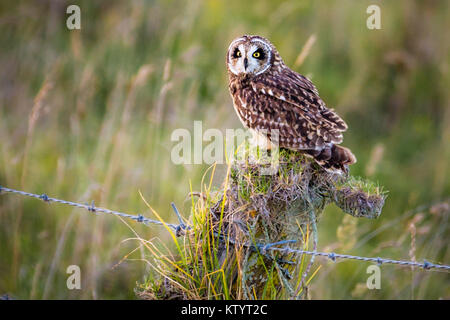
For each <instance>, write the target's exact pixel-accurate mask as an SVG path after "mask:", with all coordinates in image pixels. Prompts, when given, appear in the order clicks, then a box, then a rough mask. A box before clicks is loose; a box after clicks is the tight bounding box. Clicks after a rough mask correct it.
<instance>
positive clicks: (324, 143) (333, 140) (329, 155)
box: [227, 36, 356, 172]
mask: <svg viewBox="0 0 450 320" xmlns="http://www.w3.org/2000/svg"><path fill="white" fill-rule="evenodd" d="M227 67H228V75H229V89H230V93H231V96H232V98H233V105H234V108H235V110H236V112H237V114H238V116H239V118H240V120H241V121H242V123H243V124H244V126H245V127H247V128H249V129H252V130H253V131H254V132H256V133H257V134H259V135H263V136H265V137H267V138H268V139H269V140H270V141H271V142H274V140H275V139H274V137H278V140H279V141H278V143H279V146H280V147H282V148H287V149H290V150H298V151H302V152H303V153H305V154H306V155H309V156H312V157H313V158H314V159H315V160H316V162H317V163H319V164H320V165H321V166H322V167H323V168H325V169H326V170H329V171H341V172H342V171H347V166H348V165H350V164H353V163H355V162H356V158H355V156H354V155H353V154H352V153H351V151H350V150H349V149H347V148H344V147H342V146H339V144H340V143H342V140H343V137H342V132H344V131H345V130H347V125H346V123H345V122H344V121H343V120H342V119H341V118H340V117H339V116H338V115H337V114H336V113H335V112H334V111H333V109H328V108H327V107H326V105H325V103H324V102H323V101H322V99H321V98H320V97H319V93H318V91H317V89H316V87H315V86H314V85H313V84H312V82H311V81H310V80H309V79H307V78H306V77H304V76H302V75H300V74H298V73H296V72H295V71H292V70H291V69H289V68H288V67H287V66H286V65H285V64H284V62H283V60H282V59H281V57H280V55H279V54H278V51H277V50H276V48H275V47H274V46H273V45H272V44H271V43H270V42H269V41H268V40H267V39H265V38H263V37H260V36H243V37H240V38H237V39H235V40H234V41H233V42H232V43H231V44H230V47H229V49H228V53H227ZM274 132H276V134H274Z"/></svg>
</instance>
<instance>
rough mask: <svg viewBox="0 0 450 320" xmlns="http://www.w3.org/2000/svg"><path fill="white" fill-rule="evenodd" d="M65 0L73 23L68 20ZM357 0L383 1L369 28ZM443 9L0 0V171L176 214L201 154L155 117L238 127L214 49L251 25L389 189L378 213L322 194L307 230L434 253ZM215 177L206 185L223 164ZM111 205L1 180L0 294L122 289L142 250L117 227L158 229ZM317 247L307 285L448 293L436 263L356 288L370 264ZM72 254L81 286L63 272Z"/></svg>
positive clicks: (392, 250) (444, 101) (351, 249)
mask: <svg viewBox="0 0 450 320" xmlns="http://www.w3.org/2000/svg"><path fill="white" fill-rule="evenodd" d="M73 3H76V4H78V5H79V6H80V8H81V30H79V31H77V30H75V31H70V30H68V29H67V28H66V19H67V17H68V15H67V14H66V8H67V6H68V5H69V4H73ZM370 4H377V5H379V6H380V8H381V23H382V29H381V30H368V29H367V28H366V19H367V17H368V14H367V13H366V8H367V7H368V6H369V5H370ZM449 13H450V12H449V3H448V1H445V0H442V1H437V0H436V1H431V0H430V1H406V0H404V1H377V0H371V1H369V0H362V1H350V0H343V1H312V0H309V1H300V0H298V1H240V0H228V1H195V0H194V1H163V0H161V1H148V2H147V1H115V0H102V1H88V0H86V1H76V2H68V1H56V0H55V1H50V0H47V1H22V0H18V1H13V2H6V1H4V2H1V3H0V47H1V50H0V66H1V71H2V72H1V73H2V76H1V78H0V185H3V186H8V187H11V188H16V189H24V190H27V191H30V192H36V193H47V194H48V195H50V196H54V197H59V198H63V199H67V200H73V201H81V202H90V201H91V200H95V204H96V205H97V206H102V207H107V208H110V209H114V210H119V211H125V212H130V213H138V212H140V213H144V214H146V215H148V216H151V214H150V212H149V211H148V209H147V208H146V206H145V204H144V202H143V201H142V199H141V198H140V196H139V193H138V191H139V190H140V191H141V192H142V193H143V195H144V196H145V198H146V199H147V201H148V202H149V203H150V204H151V205H152V206H153V207H154V208H155V209H156V210H157V211H158V212H159V213H160V214H161V215H162V216H163V217H164V218H165V219H167V220H168V221H171V222H172V221H176V218H175V216H174V215H173V213H172V212H171V208H170V202H171V201H174V202H175V203H176V204H177V205H178V207H179V208H180V209H181V210H182V211H183V212H184V214H185V215H186V216H187V215H189V212H188V210H189V201H186V196H187V194H188V193H189V184H190V182H191V183H192V186H193V189H194V190H195V189H200V180H201V177H202V175H203V173H204V171H205V169H206V168H207V165H185V166H183V165H174V164H173V163H172V162H171V160H170V151H171V148H172V146H173V145H174V143H172V142H171V141H170V134H171V132H172V131H173V130H174V129H176V128H187V129H189V130H192V128H193V121H194V120H202V121H203V128H204V130H206V129H207V128H219V129H221V130H224V129H226V128H240V127H241V124H240V122H239V120H238V119H237V117H236V115H235V113H234V111H232V103H231V98H230V97H229V94H228V88H227V75H226V67H225V53H226V50H227V48H228V44H229V42H230V41H231V40H232V39H234V38H235V37H237V36H240V35H242V34H259V35H263V36H266V37H267V38H269V39H270V40H271V41H272V42H273V43H274V44H275V45H276V46H277V48H278V50H279V52H280V54H281V55H282V57H283V58H284V60H285V62H286V64H287V65H288V66H291V67H293V69H294V70H296V71H298V72H300V73H302V74H304V75H307V76H309V77H310V78H311V79H312V80H313V82H314V83H315V84H316V86H317V87H318V89H319V92H320V94H321V97H322V98H323V99H324V101H325V102H326V103H327V105H328V106H329V107H333V108H335V109H336V110H337V112H338V113H339V114H340V115H341V116H342V117H343V118H344V119H345V120H346V121H347V123H348V125H349V130H348V132H347V133H346V134H345V140H344V145H345V146H347V147H349V148H351V149H352V150H353V152H354V154H355V155H356V156H357V158H358V163H357V164H356V165H354V166H352V168H351V170H352V174H355V175H361V176H366V177H369V178H371V179H373V180H374V181H378V182H379V183H380V185H383V186H384V188H385V189H387V190H389V197H388V199H387V202H386V205H385V208H384V211H383V213H382V215H381V217H380V218H379V219H378V220H376V221H372V220H356V219H354V218H351V217H349V216H348V217H347V216H345V215H344V214H343V213H341V212H340V211H339V210H338V209H337V208H336V207H329V208H328V209H327V210H326V212H325V215H324V217H323V218H322V221H321V222H320V224H319V226H318V227H319V234H320V240H319V248H321V249H322V250H333V251H336V252H340V253H348V254H357V255H365V256H382V257H391V258H397V259H414V258H416V259H419V260H421V259H423V258H427V259H429V260H430V261H432V262H436V263H438V262H441V263H447V264H448V263H450V252H449V249H448V242H449V223H448V214H449V210H450V209H449V202H448V198H449V196H450V171H449V170H450V91H449V87H450V69H449V68H450V67H449V62H450V55H449V52H450V50H449V46H450V41H449V40H450V39H449V33H448V30H450V19H449V16H450V14H449ZM312 35H314V36H315V38H316V41H315V43H314V44H313V46H312V47H311V50H310V52H309V55H308V57H307V58H306V60H305V61H304V63H303V64H302V65H301V66H300V67H294V62H295V61H296V59H297V57H298V55H299V54H300V52H301V50H302V47H303V46H304V44H305V43H306V41H307V40H308V39H309V38H310V37H311V36H312ZM216 177H217V179H216V180H217V181H215V183H216V185H217V186H219V185H220V183H221V177H223V168H222V175H221V174H220V173H219V174H216ZM446 199H447V200H446ZM127 223H128V224H126V223H123V222H122V221H120V220H119V219H117V218H116V217H111V216H102V215H94V214H91V213H87V212H84V211H81V210H77V209H75V210H72V209H70V208H66V207H63V206H60V205H57V204H51V205H49V204H46V203H42V202H39V201H36V200H33V199H23V198H18V197H16V196H11V195H2V196H0V295H1V294H4V293H8V294H10V295H11V296H12V297H16V298H22V299H28V298H34V299H41V298H46V299H66V298H76V299H78V298H84V299H92V298H94V299H98V298H112V299H118V298H135V294H134V288H135V287H136V283H137V282H142V281H143V280H144V278H145V277H146V276H147V275H148V274H149V268H148V265H147V264H146V262H145V259H146V255H148V254H149V253H148V252H145V251H144V250H143V249H142V248H140V249H138V250H136V251H135V252H133V253H131V254H130V255H129V256H127V255H128V254H129V253H130V252H131V251H133V250H134V249H136V248H138V247H139V242H138V241H136V240H134V238H135V237H136V236H135V234H134V233H133V230H135V231H136V232H137V233H138V234H139V235H140V236H142V237H143V238H146V239H155V238H159V239H161V240H162V241H165V239H167V240H168V234H166V232H165V230H164V229H163V228H159V227H150V228H148V227H145V226H141V225H138V224H136V223H134V222H129V221H128V222H127ZM124 258H126V259H124ZM119 262H120V263H119ZM318 263H321V264H323V265H324V266H323V267H322V268H321V270H320V271H319V273H318V274H317V275H316V277H315V278H314V280H313V282H312V286H311V290H310V291H311V292H310V295H311V297H312V298H315V299H352V298H358V299H396V298H406V299H410V298H413V299H437V298H446V299H449V298H450V289H449V288H450V277H449V276H448V273H440V272H422V271H420V270H411V269H407V268H406V269H405V268H399V267H395V266H387V265H386V266H382V267H381V270H382V273H381V275H382V288H381V290H368V289H367V288H366V286H365V282H366V279H367V277H368V276H369V275H368V274H366V268H367V266H368V264H365V263H357V262H340V263H336V264H334V263H332V262H328V261H324V260H319V262H318ZM72 264H76V265H79V266H80V267H81V276H82V289H81V290H68V289H67V287H66V280H67V277H68V275H67V274H66V268H67V267H68V266H69V265H72Z"/></svg>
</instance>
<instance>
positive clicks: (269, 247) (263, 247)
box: [0, 186, 450, 271]
mask: <svg viewBox="0 0 450 320" xmlns="http://www.w3.org/2000/svg"><path fill="white" fill-rule="evenodd" d="M2 193H12V194H18V195H22V196H26V197H31V198H35V199H39V200H42V201H44V202H48V203H50V202H55V203H60V204H64V205H69V206H72V207H76V208H80V209H86V210H88V211H89V212H94V213H97V212H102V213H107V214H112V215H117V216H120V217H122V218H127V219H132V220H134V221H136V222H140V223H144V224H145V225H150V224H155V225H166V226H168V227H170V228H172V229H173V230H174V231H175V232H176V235H177V236H181V235H182V234H184V231H186V230H189V229H191V227H190V226H188V225H186V224H185V223H184V222H183V219H182V217H181V215H180V213H179V211H178V209H177V207H176V206H175V204H174V203H172V204H171V205H172V208H173V210H174V212H175V214H176V215H177V218H178V221H179V224H172V223H165V222H162V221H158V220H153V219H150V218H147V217H144V216H143V215H141V214H137V215H134V214H128V213H124V212H119V211H114V210H109V209H105V208H100V207H96V206H95V205H94V202H93V201H92V203H91V204H90V205H89V204H82V203H78V202H73V201H67V200H61V199H57V198H52V197H49V196H48V195H47V194H45V193H44V194H40V195H39V194H35V193H30V192H25V191H21V190H15V189H11V188H6V187H2V186H0V195H1V194H2ZM221 239H222V240H223V241H227V242H229V243H231V244H233V245H237V243H236V242H234V241H233V240H232V239H225V238H224V237H221ZM295 242H296V240H283V241H279V242H275V243H269V244H245V243H244V244H239V245H242V246H244V247H248V248H252V249H255V250H258V251H259V252H261V253H263V254H265V253H266V252H267V251H274V252H275V251H277V252H280V253H283V254H306V255H310V256H321V257H326V258H328V259H330V260H331V261H333V262H336V260H337V259H348V260H357V261H365V262H375V263H377V264H378V265H382V264H395V265H401V266H410V267H418V268H421V269H423V270H432V269H437V270H449V271H450V265H444V264H435V263H431V262H429V261H427V260H424V262H417V261H408V260H394V259H387V258H380V257H376V258H375V257H361V256H355V255H349V254H339V253H334V252H320V251H311V250H302V249H293V248H290V247H289V244H291V243H295ZM285 244H287V246H285V247H281V248H280V247H277V246H279V245H285Z"/></svg>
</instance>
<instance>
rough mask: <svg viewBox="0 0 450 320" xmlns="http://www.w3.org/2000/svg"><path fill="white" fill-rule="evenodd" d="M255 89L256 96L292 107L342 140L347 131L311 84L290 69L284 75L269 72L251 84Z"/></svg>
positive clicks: (341, 121) (314, 124) (303, 116)
mask: <svg viewBox="0 0 450 320" xmlns="http://www.w3.org/2000/svg"><path fill="white" fill-rule="evenodd" d="M252 89H253V91H255V92H257V93H262V94H263V95H267V96H271V97H273V98H275V99H278V100H281V101H283V102H286V103H288V104H290V105H291V107H292V110H293V111H294V112H296V113H298V114H299V115H300V116H301V117H302V118H304V119H306V120H307V121H308V122H309V123H310V124H311V125H312V126H314V127H320V128H322V129H326V130H327V131H330V132H334V133H335V134H336V136H340V137H342V134H341V132H343V131H345V130H347V124H346V123H345V122H344V120H342V119H341V118H340V117H339V116H338V115H337V114H336V113H335V112H334V110H333V109H328V108H327V107H326V105H325V103H324V102H323V101H322V99H321V98H320V97H319V93H318V91H317V89H316V87H315V86H314V85H313V84H312V82H311V81H310V80H309V79H308V78H306V77H304V76H302V75H300V74H298V73H296V72H294V71H292V70H290V69H289V68H286V69H284V70H283V72H281V73H277V74H267V73H266V74H264V76H263V75H261V76H258V77H255V78H254V79H253V81H252ZM284 105H285V104H284ZM337 140H341V139H337ZM336 143H340V142H336Z"/></svg>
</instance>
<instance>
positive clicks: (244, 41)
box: [228, 37, 271, 76]
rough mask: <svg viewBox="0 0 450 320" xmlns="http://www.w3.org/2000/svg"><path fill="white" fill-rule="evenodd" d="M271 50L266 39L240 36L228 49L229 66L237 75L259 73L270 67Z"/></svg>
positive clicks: (254, 74)
mask: <svg viewBox="0 0 450 320" xmlns="http://www.w3.org/2000/svg"><path fill="white" fill-rule="evenodd" d="M270 58H271V50H270V46H269V45H268V44H267V43H265V42H264V41H262V40H260V39H258V38H253V39H248V38H244V37H243V38H238V39H236V40H234V41H233V42H232V43H231V44H230V47H229V49H228V68H229V69H230V71H231V72H232V73H234V74H235V75H239V74H248V75H253V76H256V75H259V74H261V73H263V72H265V71H266V70H268V69H269V67H270Z"/></svg>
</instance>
